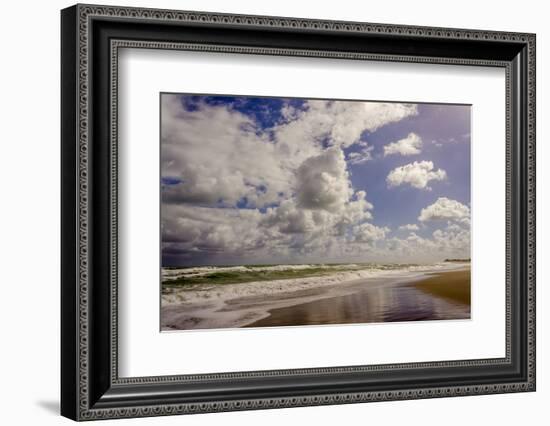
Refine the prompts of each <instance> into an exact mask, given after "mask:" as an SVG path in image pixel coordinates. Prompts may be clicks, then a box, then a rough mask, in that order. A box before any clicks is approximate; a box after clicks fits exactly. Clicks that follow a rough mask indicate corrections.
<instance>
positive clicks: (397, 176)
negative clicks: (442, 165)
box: [386, 161, 447, 191]
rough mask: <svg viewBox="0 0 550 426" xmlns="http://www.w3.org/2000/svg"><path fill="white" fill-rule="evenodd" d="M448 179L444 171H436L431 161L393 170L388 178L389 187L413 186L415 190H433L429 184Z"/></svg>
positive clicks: (417, 162)
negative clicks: (433, 181)
mask: <svg viewBox="0 0 550 426" xmlns="http://www.w3.org/2000/svg"><path fill="white" fill-rule="evenodd" d="M446 178H447V173H446V172H445V170H443V169H437V170H434V164H433V162H431V161H420V162H419V161H415V162H414V163H410V164H407V165H405V166H401V167H397V168H395V169H393V170H392V171H391V172H390V173H389V174H388V177H387V178H386V182H387V184H388V186H389V187H394V186H400V185H405V184H408V185H411V186H412V187H413V188H417V189H426V190H428V191H429V190H431V188H430V187H429V186H428V183H429V182H430V181H432V180H435V181H441V180H445V179H446Z"/></svg>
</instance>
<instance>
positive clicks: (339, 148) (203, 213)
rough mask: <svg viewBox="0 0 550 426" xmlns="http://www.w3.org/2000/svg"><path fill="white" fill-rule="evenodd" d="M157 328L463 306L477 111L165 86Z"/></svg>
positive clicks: (437, 314)
mask: <svg viewBox="0 0 550 426" xmlns="http://www.w3.org/2000/svg"><path fill="white" fill-rule="evenodd" d="M160 109H161V111H160V122H161V124H160V139H161V140H160V144H161V149H160V153H161V165H160V190H161V191H160V194H161V200H160V203H161V205H160V212H161V224H160V225H161V226H160V233H161V247H160V258H161V270H160V271H159V276H160V295H159V297H160V330H161V331H163V332H168V331H186V330H217V329H231V328H257V327H295V326H322V325H344V324H366V323H386V322H407V321H430V320H467V319H469V318H470V315H471V286H472V283H471V259H470V258H471V250H470V240H471V236H470V234H471V224H470V216H471V206H470V141H471V135H470V114H471V111H470V110H471V105H464V104H435V103H421V102H416V103H410V102H389V101H369V100H365V101H362V100H337V99H309V98H290V97H288V98H287V97H259V96H236V95H198V94H182V93H161V95H160Z"/></svg>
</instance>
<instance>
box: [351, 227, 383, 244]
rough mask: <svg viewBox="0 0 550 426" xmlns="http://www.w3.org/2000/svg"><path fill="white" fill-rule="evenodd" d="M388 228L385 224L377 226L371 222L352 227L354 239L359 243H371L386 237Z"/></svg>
mask: <svg viewBox="0 0 550 426" xmlns="http://www.w3.org/2000/svg"><path fill="white" fill-rule="evenodd" d="M388 232H390V229H389V228H388V227H386V226H384V227H379V226H376V225H373V224H372V223H368V222H366V223H362V224H361V225H357V226H355V227H354V228H353V235H354V241H355V242H359V243H369V244H371V243H373V242H375V241H379V240H383V239H384V238H386V233H388Z"/></svg>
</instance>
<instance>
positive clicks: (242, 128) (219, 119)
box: [161, 95, 293, 207]
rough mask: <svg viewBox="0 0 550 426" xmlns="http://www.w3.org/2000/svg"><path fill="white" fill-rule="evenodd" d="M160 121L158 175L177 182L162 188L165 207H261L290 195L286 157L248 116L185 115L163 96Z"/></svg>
mask: <svg viewBox="0 0 550 426" xmlns="http://www.w3.org/2000/svg"><path fill="white" fill-rule="evenodd" d="M161 120H162V121H161V139H162V140H161V143H162V149H161V170H162V174H163V176H169V177H173V178H176V179H177V180H176V181H177V182H179V183H177V184H173V185H166V186H164V187H163V201H164V202H165V203H197V204H201V205H214V206H215V205H218V204H220V203H221V204H224V205H236V204H237V203H238V202H242V201H243V200H245V201H246V204H249V205H251V206H258V207H261V206H264V205H266V204H272V203H275V202H277V201H278V200H279V199H280V197H281V194H283V195H284V194H288V193H289V192H290V191H291V186H292V180H293V171H292V169H291V168H290V167H289V166H288V165H287V164H286V162H285V157H286V156H285V153H283V152H281V151H280V150H279V149H278V147H277V146H276V145H275V144H273V143H271V142H270V140H269V137H268V135H266V134H263V133H260V132H258V131H257V130H258V129H257V128H256V124H255V123H254V121H253V120H252V119H251V118H250V117H248V116H246V115H244V114H242V113H240V112H237V111H233V110H230V109H228V108H226V107H223V106H206V105H201V104H199V105H198V106H197V108H196V109H194V110H192V111H187V110H185V109H184V108H183V106H182V104H181V101H180V98H179V97H178V96H175V95H163V96H162V115H161Z"/></svg>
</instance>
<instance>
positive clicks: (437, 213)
mask: <svg viewBox="0 0 550 426" xmlns="http://www.w3.org/2000/svg"><path fill="white" fill-rule="evenodd" d="M418 220H420V221H421V222H427V221H443V220H450V221H458V222H461V223H464V224H469V223H470V209H469V207H468V206H466V205H464V204H462V203H460V202H459V201H456V200H451V199H449V198H447V197H439V198H438V199H437V201H436V202H435V203H433V204H431V205H429V206H428V207H425V208H423V209H422V210H421V211H420V216H418Z"/></svg>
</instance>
